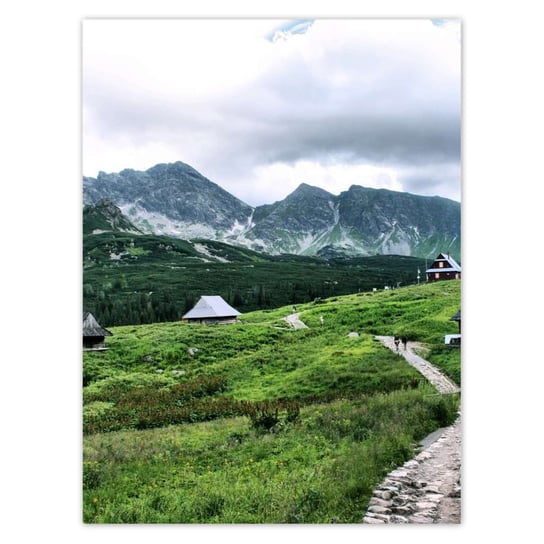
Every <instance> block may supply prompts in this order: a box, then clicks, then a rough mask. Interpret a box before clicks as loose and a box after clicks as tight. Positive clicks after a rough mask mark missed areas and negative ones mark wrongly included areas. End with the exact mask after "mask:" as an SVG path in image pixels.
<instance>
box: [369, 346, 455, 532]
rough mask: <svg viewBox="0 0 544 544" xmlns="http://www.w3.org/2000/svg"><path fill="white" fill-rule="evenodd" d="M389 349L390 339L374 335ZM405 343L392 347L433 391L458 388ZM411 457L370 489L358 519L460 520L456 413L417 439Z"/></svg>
mask: <svg viewBox="0 0 544 544" xmlns="http://www.w3.org/2000/svg"><path fill="white" fill-rule="evenodd" d="M376 338H377V339H378V340H380V341H381V342H383V343H384V344H385V345H386V346H387V347H389V348H390V349H392V350H393V351H397V346H395V343H394V338H393V337H389V336H377V337H376ZM415 350H421V346H420V345H418V344H416V343H411V342H408V343H407V345H406V347H405V348H404V347H402V344H401V345H400V346H399V347H398V353H399V355H402V356H403V357H404V358H405V359H406V360H407V361H408V363H409V364H411V365H412V366H414V367H415V368H416V369H417V370H418V371H419V372H421V374H423V375H424V376H425V377H426V378H427V379H428V380H429V381H430V382H431V383H432V384H433V385H434V387H436V389H437V391H438V392H439V394H449V393H458V392H459V387H458V386H457V385H456V384H455V383H453V382H452V381H451V380H450V379H449V378H447V377H446V376H444V375H443V374H441V373H440V372H439V371H438V370H437V369H436V368H435V367H433V366H432V365H431V364H430V363H429V362H428V361H425V360H424V359H423V358H421V357H420V356H419V355H418V354H417V353H416V352H415ZM421 445H422V447H423V448H424V449H423V450H422V451H421V452H420V453H419V454H418V455H417V456H416V457H415V458H414V459H411V460H410V461H407V462H406V463H404V465H402V466H401V467H399V468H397V469H395V470H394V471H392V472H390V473H389V474H388V475H387V477H386V478H385V479H384V480H383V482H382V483H381V484H380V485H379V486H378V487H377V488H376V489H375V490H374V494H373V497H372V498H371V499H370V502H369V505H368V509H367V512H366V513H365V516H364V518H363V523H368V524H384V523H460V522H461V416H460V415H459V417H458V418H457V420H456V421H455V423H454V424H453V425H451V426H450V427H447V428H446V429H441V430H440V431H439V432H435V433H433V434H432V435H430V436H429V437H427V439H426V440H425V441H423V442H422V444H421Z"/></svg>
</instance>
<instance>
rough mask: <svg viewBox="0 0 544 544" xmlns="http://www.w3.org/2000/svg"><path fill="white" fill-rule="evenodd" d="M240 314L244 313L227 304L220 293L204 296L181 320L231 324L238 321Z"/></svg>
mask: <svg viewBox="0 0 544 544" xmlns="http://www.w3.org/2000/svg"><path fill="white" fill-rule="evenodd" d="M239 315H242V314H241V313H240V312H239V311H238V310H235V309H234V308H233V307H232V306H230V305H229V304H227V303H226V302H225V300H224V299H223V298H222V297H220V296H219V295H214V296H202V297H200V299H199V301H198V302H197V303H196V304H195V305H194V307H193V309H192V310H190V311H189V312H187V313H186V314H185V315H184V316H183V317H182V318H181V320H182V321H187V322H189V323H201V324H203V323H205V324H210V325H211V324H214V325H215V324H231V323H236V318H237V317H238V316H239Z"/></svg>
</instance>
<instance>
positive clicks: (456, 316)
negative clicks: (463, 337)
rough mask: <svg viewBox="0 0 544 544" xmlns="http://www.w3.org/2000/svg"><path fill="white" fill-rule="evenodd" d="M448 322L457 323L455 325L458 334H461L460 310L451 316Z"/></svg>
mask: <svg viewBox="0 0 544 544" xmlns="http://www.w3.org/2000/svg"><path fill="white" fill-rule="evenodd" d="M450 320H451V321H457V324H458V325H459V334H461V310H459V311H458V312H457V313H456V314H455V315H452V316H451V317H450Z"/></svg>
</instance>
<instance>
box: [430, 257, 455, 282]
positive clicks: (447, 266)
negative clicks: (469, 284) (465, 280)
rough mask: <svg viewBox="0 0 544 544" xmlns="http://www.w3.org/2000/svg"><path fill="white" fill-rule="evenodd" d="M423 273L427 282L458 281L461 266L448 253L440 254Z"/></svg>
mask: <svg viewBox="0 0 544 544" xmlns="http://www.w3.org/2000/svg"><path fill="white" fill-rule="evenodd" d="M425 273H426V274H427V281H439V280H460V279H461V266H460V265H459V264H458V263H457V262H456V261H455V259H454V258H453V257H452V256H451V255H450V254H449V253H440V254H439V255H438V257H437V258H436V259H435V260H434V261H433V264H432V265H431V266H430V268H427V270H425Z"/></svg>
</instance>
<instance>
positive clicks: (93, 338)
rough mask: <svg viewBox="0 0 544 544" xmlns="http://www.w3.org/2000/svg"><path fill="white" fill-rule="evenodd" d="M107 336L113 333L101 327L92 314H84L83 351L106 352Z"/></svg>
mask: <svg viewBox="0 0 544 544" xmlns="http://www.w3.org/2000/svg"><path fill="white" fill-rule="evenodd" d="M106 336H112V333H111V332H110V331H108V330H106V329H104V328H103V327H101V326H100V324H99V323H98V321H97V320H96V318H95V317H94V315H93V314H91V312H83V350H84V351H90V350H95V351H98V350H104V349H107V348H106V345H105V339H106Z"/></svg>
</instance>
